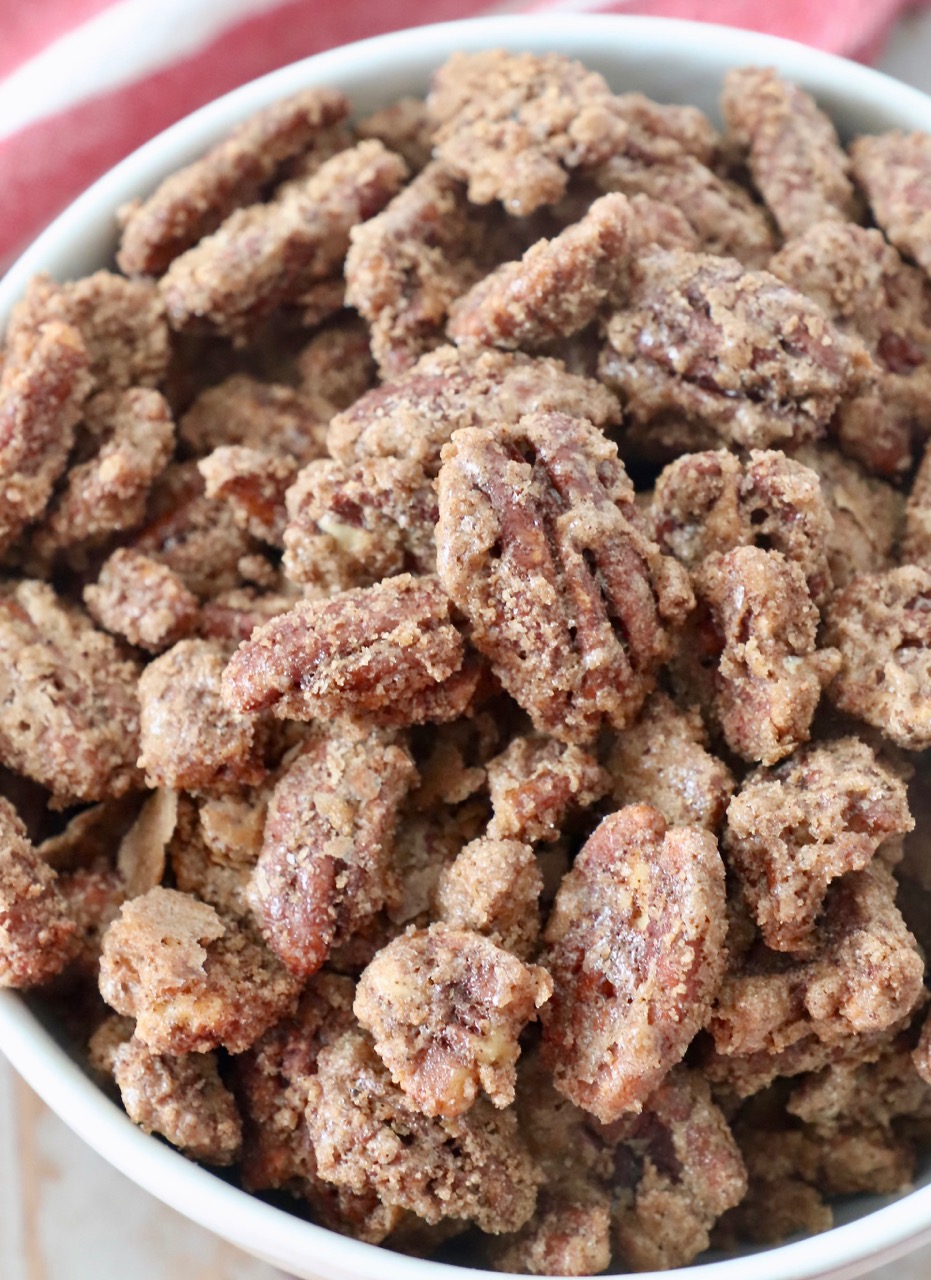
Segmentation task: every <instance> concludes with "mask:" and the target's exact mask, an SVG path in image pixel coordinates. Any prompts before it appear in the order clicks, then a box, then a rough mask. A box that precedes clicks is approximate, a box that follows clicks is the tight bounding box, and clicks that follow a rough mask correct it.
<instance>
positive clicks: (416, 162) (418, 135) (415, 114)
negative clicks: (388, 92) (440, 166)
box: [356, 98, 435, 173]
mask: <svg viewBox="0 0 931 1280" xmlns="http://www.w3.org/2000/svg"><path fill="white" fill-rule="evenodd" d="M434 132H435V130H434V127H433V124H432V122H431V120H430V114H429V112H428V111H427V104H426V102H424V100H423V98H398V100H397V101H396V102H392V103H389V105H388V106H387V107H380V108H379V110H378V111H373V112H372V113H371V115H367V116H364V117H363V118H362V119H361V120H357V121H356V133H357V134H358V136H359V137H360V138H377V139H378V140H379V142H383V143H384V144H385V146H386V147H387V148H388V150H389V151H396V152H397V153H398V155H401V156H403V157H404V159H405V160H406V161H407V165H408V168H409V169H410V170H411V172H412V173H419V172H420V170H421V169H424V168H426V166H427V165H428V164H429V162H430V157H431V155H432V154H433V135H434Z"/></svg>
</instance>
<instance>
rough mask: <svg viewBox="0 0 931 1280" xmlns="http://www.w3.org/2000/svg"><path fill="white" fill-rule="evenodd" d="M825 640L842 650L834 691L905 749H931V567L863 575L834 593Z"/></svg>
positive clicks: (846, 707)
mask: <svg viewBox="0 0 931 1280" xmlns="http://www.w3.org/2000/svg"><path fill="white" fill-rule="evenodd" d="M825 623H826V626H825V643H827V644H832V645H836V646H837V648H838V649H839V650H840V656H841V665H840V670H839V671H838V673H837V675H836V676H835V677H834V680H833V682H832V684H831V686H830V688H829V689H828V696H829V697H830V698H831V700H832V702H834V704H835V705H836V706H838V707H839V708H840V709H841V711H846V712H848V714H850V715H853V716H858V717H859V718H860V719H861V720H865V721H866V722H867V724H872V725H875V726H876V728H877V729H879V730H880V732H881V733H882V734H883V735H884V736H885V737H887V738H890V739H891V740H892V741H893V742H895V743H896V744H897V745H898V746H900V747H906V748H909V749H911V750H913V751H922V750H924V749H925V748H926V747H929V746H931V683H929V678H931V572H929V571H928V570H927V569H921V568H919V567H918V566H917V565H903V566H902V567H901V568H899V569H890V570H888V572H886V573H872V574H861V575H860V576H859V577H857V578H854V579H853V581H852V582H851V583H850V584H849V585H848V586H846V587H845V588H844V590H843V591H841V592H839V593H838V595H836V596H835V598H834V601H833V603H832V604H831V607H830V608H829V609H828V611H827V614H826V617H825Z"/></svg>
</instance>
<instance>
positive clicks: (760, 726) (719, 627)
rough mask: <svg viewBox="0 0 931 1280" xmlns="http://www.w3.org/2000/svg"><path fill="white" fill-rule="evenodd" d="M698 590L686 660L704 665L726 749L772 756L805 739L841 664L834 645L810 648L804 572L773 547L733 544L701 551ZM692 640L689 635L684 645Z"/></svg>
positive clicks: (811, 617) (814, 615)
mask: <svg viewBox="0 0 931 1280" xmlns="http://www.w3.org/2000/svg"><path fill="white" fill-rule="evenodd" d="M695 591H696V595H697V596H698V599H699V607H700V612H699V619H698V622H697V624H696V626H697V628H698V636H697V644H696V646H695V650H691V651H689V652H688V653H686V654H684V655H683V657H684V661H685V663H686V666H687V668H688V667H692V668H694V667H695V666H696V665H697V666H698V668H699V669H698V675H699V679H701V678H702V676H703V674H704V673H702V671H701V667H702V666H704V667H705V668H706V672H707V676H706V678H707V681H708V682H709V686H710V698H711V703H712V711H713V715H714V717H715V719H716V720H717V721H718V723H719V724H720V728H721V731H722V733H723V734H724V738H725V740H726V741H727V745H728V746H729V747H730V749H731V750H732V751H734V752H735V753H736V754H737V755H739V756H740V757H741V758H742V759H744V760H756V761H759V762H761V763H762V764H775V763H776V761H777V760H781V759H782V758H783V756H787V755H789V753H790V752H792V751H794V750H795V748H796V747H797V746H798V745H799V744H800V743H802V742H807V741H808V738H809V736H810V733H811V722H812V718H813V717H814V714H815V710H816V709H817V706H818V702H819V700H820V698H821V690H822V689H823V688H824V687H825V685H827V684H828V683H829V682H830V680H831V678H832V677H833V676H834V675H835V673H836V672H837V670H838V668H839V666H840V658H839V657H838V654H837V652H836V650H834V649H831V648H823V649H818V648H816V633H817V627H818V610H817V609H816V608H815V606H814V605H813V604H812V601H811V596H810V595H809V594H808V588H807V586H806V585H805V579H804V576H803V575H802V571H801V569H800V568H799V566H798V565H797V564H795V563H793V562H792V561H791V560H787V559H786V558H785V556H784V555H783V554H782V552H780V551H761V550H760V549H759V548H758V547H738V548H737V549H736V550H735V551H729V552H727V553H726V554H724V555H720V554H717V553H715V554H712V555H710V556H708V557H707V558H706V559H705V560H704V562H703V563H702V565H701V568H700V569H699V570H698V572H697V573H696V575H695ZM703 627H705V628H707V629H708V630H709V631H710V634H709V635H708V636H707V637H705V635H704V634H703V632H702V628H703ZM691 642H692V636H690V635H688V634H687V635H686V637H685V640H684V643H683V647H684V649H686V650H688V649H689V646H690V644H691ZM703 649H704V651H705V653H703V652H702V650H703ZM696 650H697V652H696ZM705 654H706V655H707V656H705Z"/></svg>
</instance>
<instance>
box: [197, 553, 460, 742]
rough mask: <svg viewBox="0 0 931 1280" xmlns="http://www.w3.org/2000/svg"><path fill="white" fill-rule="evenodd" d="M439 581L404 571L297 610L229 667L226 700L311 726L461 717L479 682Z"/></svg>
mask: <svg viewBox="0 0 931 1280" xmlns="http://www.w3.org/2000/svg"><path fill="white" fill-rule="evenodd" d="M463 658H464V645H463V642H462V637H461V636H460V634H459V632H458V631H457V630H456V628H455V627H454V626H453V625H452V622H451V621H450V617H449V601H448V599H447V598H446V596H445V594H444V593H443V591H442V589H441V588H440V585H439V583H438V582H437V580H436V578H433V577H425V578H413V577H411V575H410V574H406V573H405V574H400V575H399V576H398V577H395V578H388V579H387V580H386V581H385V582H383V583H380V584H379V585H377V586H374V587H364V588H359V589H357V590H353V591H343V592H340V593H339V594H338V595H336V596H332V597H331V598H330V599H328V600H319V601H318V600H313V601H307V602H304V603H301V604H297V605H295V606H294V608H293V609H291V610H290V611H289V612H288V613H285V614H283V615H282V616H281V617H280V618H275V619H273V621H271V622H269V623H267V624H266V625H265V626H264V627H260V628H259V629H258V630H257V631H256V632H254V633H253V636H252V638H251V640H248V641H246V642H245V644H243V645H241V646H240V647H239V649H238V651H237V652H236V653H235V654H234V656H233V658H232V659H231V660H230V663H229V665H228V666H227V668H226V671H225V672H224V675H223V697H224V700H225V701H226V702H227V705H228V706H229V707H231V708H232V709H234V710H237V711H242V712H245V711H259V710H264V709H265V708H268V707H272V708H273V709H274V711H275V714H276V715H280V716H288V717H290V718H291V719H298V720H311V719H314V718H315V717H316V716H324V717H326V718H330V717H334V716H338V715H340V714H344V713H351V714H355V715H364V714H365V713H369V714H370V715H374V716H376V717H377V718H379V719H380V720H381V722H383V723H393V724H399V723H400V724H414V723H420V722H422V721H424V720H453V719H455V718H456V716H458V715H461V714H462V712H463V711H464V710H465V706H466V704H467V703H468V700H469V697H470V696H471V693H472V689H473V688H474V685H475V678H476V676H475V675H473V674H470V672H469V670H463V671H462V673H461V674H460V669H461V668H462V665H463Z"/></svg>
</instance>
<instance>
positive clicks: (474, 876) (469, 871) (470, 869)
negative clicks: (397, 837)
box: [435, 836, 543, 960]
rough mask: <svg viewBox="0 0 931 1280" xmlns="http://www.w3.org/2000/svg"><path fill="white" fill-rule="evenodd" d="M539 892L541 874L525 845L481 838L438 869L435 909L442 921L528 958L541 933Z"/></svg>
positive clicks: (531, 954) (532, 952)
mask: <svg viewBox="0 0 931 1280" xmlns="http://www.w3.org/2000/svg"><path fill="white" fill-rule="evenodd" d="M542 891H543V873H542V872H541V870H540V867H539V865H538V863H537V859H536V857H535V856H534V852H533V850H532V849H531V848H530V846H529V845H526V844H522V843H521V841H520V840H500V839H495V838H494V837H493V836H482V837H479V838H478V839H476V840H472V841H470V842H469V843H468V844H467V845H465V846H464V847H463V848H462V849H461V850H460V852H459V853H458V855H457V856H456V858H455V859H454V860H453V861H451V862H449V863H447V865H446V866H445V867H444V868H443V869H442V871H441V872H440V874H439V877H438V880H437V885H436V890H435V904H436V913H437V916H438V918H439V919H440V920H442V921H443V922H444V923H446V924H450V925H454V926H456V927H457V928H459V929H471V930H473V931H474V932H475V933H481V934H484V935H486V936H487V937H489V938H491V940H492V942H494V943H496V944H497V945H498V946H499V947H502V948H503V949H504V950H505V951H509V952H511V953H512V954H513V955H515V956H517V957H519V958H520V959H521V960H529V959H530V958H531V957H532V956H533V954H534V952H535V951H536V947H537V941H538V939H539V935H540V907H539V900H540V894H541V893H542Z"/></svg>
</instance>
